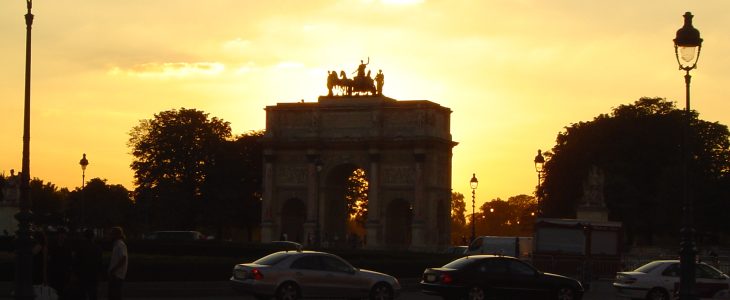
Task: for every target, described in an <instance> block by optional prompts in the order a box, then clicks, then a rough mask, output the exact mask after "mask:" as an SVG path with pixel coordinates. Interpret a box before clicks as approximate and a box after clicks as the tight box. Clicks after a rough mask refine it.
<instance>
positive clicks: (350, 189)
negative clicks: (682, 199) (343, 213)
mask: <svg viewBox="0 0 730 300" xmlns="http://www.w3.org/2000/svg"><path fill="white" fill-rule="evenodd" d="M345 203H346V204H347V215H348V218H347V220H348V227H349V229H350V231H351V233H356V234H357V235H359V236H364V235H365V222H366V221H367V218H368V180H367V178H366V177H365V170H363V169H355V170H354V171H352V174H350V176H348V177H347V181H346V183H345Z"/></svg>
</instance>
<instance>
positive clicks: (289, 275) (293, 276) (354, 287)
mask: <svg viewBox="0 0 730 300" xmlns="http://www.w3.org/2000/svg"><path fill="white" fill-rule="evenodd" d="M230 282H231V285H232V287H233V289H235V290H236V291H238V292H241V293H245V294H250V295H253V296H254V297H256V298H257V299H271V298H272V297H276V299H281V300H290V299H300V298H348V299H363V298H367V299H377V300H380V299H394V298H396V297H397V296H398V294H399V293H400V289H401V287H400V284H399V283H398V280H397V279H395V277H393V276H390V275H387V274H383V273H379V272H375V271H369V270H362V269H357V268H355V267H353V266H352V265H351V264H350V263H348V262H347V261H345V260H344V259H342V258H340V257H339V256H336V255H334V254H330V253H325V252H316V251H281V252H276V253H272V254H270V255H267V256H264V257H262V258H260V259H259V260H256V261H254V262H252V263H246V264H238V265H236V266H234V267H233V275H232V276H231V279H230Z"/></svg>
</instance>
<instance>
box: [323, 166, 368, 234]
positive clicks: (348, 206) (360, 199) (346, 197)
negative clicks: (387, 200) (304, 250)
mask: <svg viewBox="0 0 730 300" xmlns="http://www.w3.org/2000/svg"><path fill="white" fill-rule="evenodd" d="M323 188H324V201H323V204H324V209H323V211H324V218H323V228H324V230H323V232H322V238H323V241H324V243H325V244H326V245H329V246H332V247H361V246H362V243H363V241H364V240H365V223H366V222H367V207H368V181H367V177H366V174H365V170H364V169H362V168H360V167H358V166H356V165H354V164H343V165H340V166H337V167H335V168H333V169H332V170H331V171H330V172H329V174H328V175H327V177H326V180H325V182H324V186H323Z"/></svg>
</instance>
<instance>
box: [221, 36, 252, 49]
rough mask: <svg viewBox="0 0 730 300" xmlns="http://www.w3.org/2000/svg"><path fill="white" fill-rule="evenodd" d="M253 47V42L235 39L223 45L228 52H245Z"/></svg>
mask: <svg viewBox="0 0 730 300" xmlns="http://www.w3.org/2000/svg"><path fill="white" fill-rule="evenodd" d="M250 45H251V41H249V40H244V39H241V38H235V39H232V40H230V41H226V42H225V43H223V49H225V50H227V51H243V50H246V48H248V47H249V46H250Z"/></svg>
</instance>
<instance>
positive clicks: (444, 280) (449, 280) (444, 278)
mask: <svg viewBox="0 0 730 300" xmlns="http://www.w3.org/2000/svg"><path fill="white" fill-rule="evenodd" d="M452 282H454V277H452V276H451V274H449V273H444V274H441V283H452Z"/></svg>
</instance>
